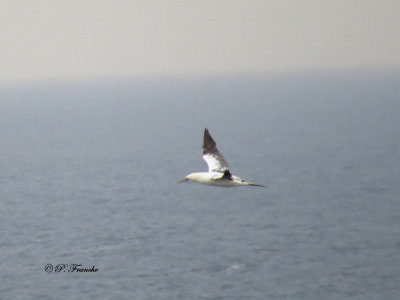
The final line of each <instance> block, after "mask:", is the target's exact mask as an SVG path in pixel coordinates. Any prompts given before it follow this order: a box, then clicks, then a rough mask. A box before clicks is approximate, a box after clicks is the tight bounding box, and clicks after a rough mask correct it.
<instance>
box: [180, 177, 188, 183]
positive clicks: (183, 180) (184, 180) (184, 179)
mask: <svg viewBox="0 0 400 300" xmlns="http://www.w3.org/2000/svg"><path fill="white" fill-rule="evenodd" d="M186 181H189V179H187V178H183V179H182V180H179V181H178V183H182V182H186Z"/></svg>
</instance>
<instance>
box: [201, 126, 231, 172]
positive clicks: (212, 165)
mask: <svg viewBox="0 0 400 300" xmlns="http://www.w3.org/2000/svg"><path fill="white" fill-rule="evenodd" d="M203 159H204V160H205V161H206V163H207V165H208V172H225V171H226V170H228V163H227V162H226V160H225V158H224V156H223V155H222V154H221V153H220V152H219V151H218V149H217V146H216V143H215V141H214V140H213V138H212V137H211V135H210V133H209V132H208V129H207V128H205V129H204V140H203Z"/></svg>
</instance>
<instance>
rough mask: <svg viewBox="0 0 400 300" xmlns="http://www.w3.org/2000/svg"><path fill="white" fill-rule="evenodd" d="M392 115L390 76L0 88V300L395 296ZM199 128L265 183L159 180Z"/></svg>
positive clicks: (398, 232) (399, 209) (174, 174)
mask: <svg viewBox="0 0 400 300" xmlns="http://www.w3.org/2000/svg"><path fill="white" fill-rule="evenodd" d="M399 116H400V73H398V72H392V73H376V74H372V73H371V74H368V73H364V74H361V73H351V74H325V75H324V74H314V75H312V74H311V75H310V74H309V75H307V76H287V77H285V76H283V75H282V76H264V77H236V78H203V79H185V80H179V79H170V80H141V81H132V82H128V81H126V82H107V81H104V82H91V83H81V84H56V83H53V84H51V85H50V84H49V85H45V84H43V85H37V86H31V87H13V88H5V87H3V88H1V89H0V136H1V141H0V157H1V159H0V183H1V189H0V198H1V199H0V298H1V299H65V298H67V299H307V300H309V299H315V300H319V299H360V300H361V299H363V300H364V299H400V196H399V195H400V184H399V182H400V117H399ZM205 126H207V127H208V128H209V129H210V132H211V134H212V135H213V137H214V138H215V139H216V141H217V144H218V146H219V149H220V150H221V152H223V154H224V155H225V157H226V158H227V160H228V163H230V167H231V169H232V171H233V172H234V174H237V175H239V176H241V177H243V178H246V179H249V180H253V181H255V182H257V183H260V184H265V185H266V186H267V187H266V188H250V187H242V188H232V189H226V188H218V187H208V186H203V185H196V184H190V183H186V184H180V185H178V184H176V182H177V181H178V180H179V179H181V178H183V177H184V176H185V175H186V174H188V173H190V172H193V171H201V170H206V165H205V163H204V162H203V160H202V159H201V139H202V134H203V130H204V127H205ZM47 264H52V265H53V267H55V266H56V265H58V264H68V265H69V266H68V267H67V268H69V267H70V265H71V264H81V265H82V266H83V267H85V268H91V267H93V266H95V268H98V271H97V272H95V273H76V272H68V271H66V272H63V271H61V272H58V273H56V272H55V271H54V269H53V271H52V272H50V273H46V272H45V266H46V265H47Z"/></svg>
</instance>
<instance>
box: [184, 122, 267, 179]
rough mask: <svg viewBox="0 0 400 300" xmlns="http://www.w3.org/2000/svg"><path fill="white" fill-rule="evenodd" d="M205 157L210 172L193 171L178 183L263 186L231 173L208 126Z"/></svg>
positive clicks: (204, 142)
mask: <svg viewBox="0 0 400 300" xmlns="http://www.w3.org/2000/svg"><path fill="white" fill-rule="evenodd" d="M203 159H204V160H205V161H206V163H207V165H208V172H196V173H191V174H189V175H187V176H186V177H185V178H184V179H182V180H180V181H178V183H181V182H186V181H195V182H198V183H203V184H208V185H216V186H223V187H233V186H246V185H247V186H249V185H250V186H261V187H263V185H260V184H255V183H252V182H250V181H247V180H243V179H241V178H239V177H237V176H235V175H232V174H231V172H230V171H229V168H228V163H227V162H226V160H225V158H224V156H223V155H222V154H221V152H219V151H218V149H217V146H216V143H215V141H214V140H213V138H212V137H211V135H210V133H209V132H208V129H207V128H205V129H204V140H203Z"/></svg>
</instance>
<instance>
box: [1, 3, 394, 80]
mask: <svg viewBox="0 0 400 300" xmlns="http://www.w3.org/2000/svg"><path fill="white" fill-rule="evenodd" d="M0 38H1V47H0V82H6V81H14V80H26V79H27V80H43V79H50V78H67V79H73V78H75V79H80V78H91V77H118V76H120V77H130V76H141V75H152V74H158V75H159V74H161V75H162V74H171V73H173V74H186V73H190V74H207V73H229V72H265V71H271V70H279V71H285V70H288V71H293V70H294V71H302V70H308V69H321V68H358V67H374V68H387V67H400V1H399V0H360V1H353V0H335V1H328V0H325V1H324V0H293V1H289V0H286V1H285V0H276V1H271V0H262V1H256V0H254V1H252V0H241V1H239V0H236V1H235V0H226V1H225V0H193V1H191V0H186V1H175V0H169V1H161V0H159V1H149V0H146V1H135V0H131V1H128V0H126V1H124V0H110V1H104V0H68V1H62V0H41V1H30V0H27V1H20V0H3V1H1V10H0Z"/></svg>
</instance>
